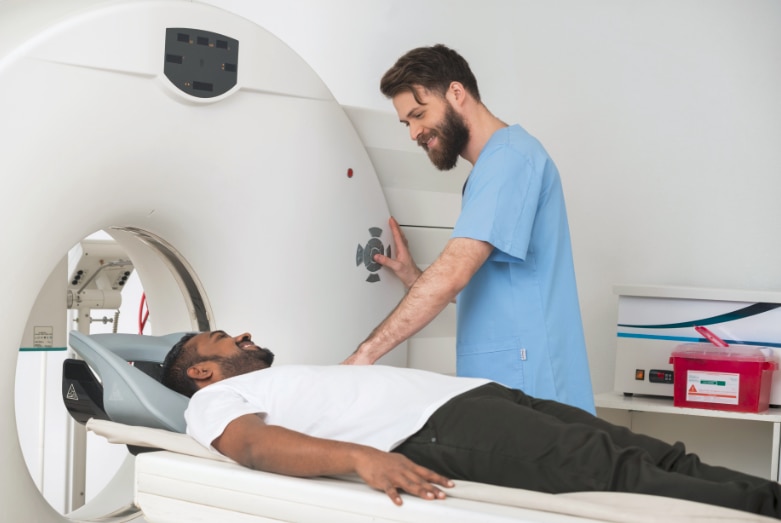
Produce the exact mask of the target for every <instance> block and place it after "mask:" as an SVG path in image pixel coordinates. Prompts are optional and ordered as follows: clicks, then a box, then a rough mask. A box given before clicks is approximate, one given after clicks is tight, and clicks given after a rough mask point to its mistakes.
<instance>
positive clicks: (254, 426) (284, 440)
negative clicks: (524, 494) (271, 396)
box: [212, 414, 453, 505]
mask: <svg viewBox="0 0 781 523" xmlns="http://www.w3.org/2000/svg"><path fill="white" fill-rule="evenodd" d="M212 444H213V445H214V448H216V449H217V450H218V451H220V452H221V453H222V454H224V455H226V456H228V457H229V458H231V459H233V460H235V461H237V462H238V463H240V464H242V465H244V466H246V467H250V468H253V469H258V470H264V471H266V472H276V473H279V474H286V475H288V476H300V477H309V476H326V475H335V474H350V473H356V474H358V476H360V477H361V479H363V481H365V482H366V483H367V484H368V485H369V486H371V487H373V488H375V489H377V490H381V491H383V492H385V493H386V494H387V495H388V496H389V497H390V498H391V500H393V502H394V503H395V504H397V505H401V503H402V502H401V496H400V495H399V491H404V492H407V493H409V494H412V495H415V496H418V497H421V498H423V499H444V497H445V493H444V492H442V491H441V490H440V489H439V488H437V487H436V486H435V485H440V486H443V487H451V486H452V485H453V484H452V482H451V481H450V480H449V479H447V478H445V477H444V476H441V475H439V474H437V473H435V472H433V471H431V470H429V469H427V468H425V467H421V466H420V465H416V464H415V463H413V462H412V461H410V460H409V459H407V458H406V457H404V456H402V455H401V454H396V453H392V452H382V451H380V450H377V449H374V448H372V447H367V446H363V445H356V444H353V443H344V442H340V441H334V440H327V439H321V438H313V437H311V436H307V435H305V434H302V433H300V432H295V431H291V430H288V429H285V428H282V427H277V426H274V425H267V424H266V423H265V422H264V421H263V419H261V418H260V416H257V415H255V414H248V415H245V416H242V417H240V418H237V419H235V420H233V421H232V422H231V423H229V424H228V426H227V427H226V428H225V431H224V432H223V433H222V435H221V436H220V437H218V438H217V439H215V440H214V442H213V443H212Z"/></svg>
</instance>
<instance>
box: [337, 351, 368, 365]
mask: <svg viewBox="0 0 781 523" xmlns="http://www.w3.org/2000/svg"><path fill="white" fill-rule="evenodd" d="M372 364H374V361H372V360H371V359H370V358H368V357H367V356H365V355H363V354H360V353H359V352H358V351H355V352H353V353H352V354H351V355H350V357H349V358H347V359H346V360H344V361H343V362H342V365H372Z"/></svg>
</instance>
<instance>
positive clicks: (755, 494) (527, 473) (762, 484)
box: [394, 383, 781, 518]
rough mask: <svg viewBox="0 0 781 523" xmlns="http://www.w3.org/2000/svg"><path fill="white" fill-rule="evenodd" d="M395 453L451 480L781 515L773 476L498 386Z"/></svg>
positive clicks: (454, 405) (481, 391)
mask: <svg viewBox="0 0 781 523" xmlns="http://www.w3.org/2000/svg"><path fill="white" fill-rule="evenodd" d="M394 452H399V453H401V454H404V455H405V456H407V457H408V458H410V459H411V460H412V461H414V462H415V463H418V464H420V465H423V466H425V467H428V468H430V469H432V470H434V471H436V472H439V473H440V474H443V475H444V476H447V477H450V478H452V479H463V480H469V481H477V482H481V483H488V484H493V485H502V486H507V487H517V488H524V489H527V490H534V491H538V492H549V493H563V492H577V491H613V492H635V493H642V494H653V495H659V496H667V497H671V498H680V499H686V500H691V501H699V502H703V503H709V504H712V505H719V506H723V507H729V508H734V509H739V510H744V511H748V512H752V513H756V514H763V515H769V516H773V517H776V518H780V517H781V506H780V504H779V501H780V499H781V488H780V486H779V484H778V483H776V482H774V481H769V480H766V479H762V478H758V477H755V476H750V475H747V474H743V473H740V472H737V471H734V470H730V469H727V468H724V467H715V466H710V465H706V464H704V463H702V462H700V459H699V458H698V457H697V455H695V454H687V453H686V449H685V447H684V445H683V444H682V443H676V444H675V445H670V444H668V443H665V442H663V441H660V440H658V439H655V438H651V437H649V436H644V435H641V434H636V433H634V432H632V431H630V430H629V429H627V428H625V427H620V426H617V425H613V424H611V423H608V422H606V421H604V420H601V419H599V418H597V417H596V416H593V415H591V414H590V413H588V412H585V411H583V410H580V409H578V408H575V407H571V406H569V405H564V404H562V403H558V402H555V401H548V400H540V399H536V398H532V397H530V396H527V395H526V394H524V393H523V392H521V391H519V390H513V389H508V388H505V387H503V386H501V385H498V384H496V383H490V384H488V385H483V386H481V387H478V388H476V389H474V390H471V391H468V392H466V393H464V394H461V395H459V396H456V397H455V398H453V399H452V400H450V401H449V402H447V403H446V404H445V405H443V406H442V407H440V408H439V409H438V410H437V411H436V412H435V413H434V414H433V415H432V416H431V417H430V418H429V420H428V422H427V423H426V425H425V426H424V427H423V428H422V429H421V430H420V431H418V432H417V433H415V434H414V435H412V436H411V437H409V438H408V439H407V440H406V441H405V442H404V443H402V444H401V445H400V446H399V447H397V448H396V449H395V450H394Z"/></svg>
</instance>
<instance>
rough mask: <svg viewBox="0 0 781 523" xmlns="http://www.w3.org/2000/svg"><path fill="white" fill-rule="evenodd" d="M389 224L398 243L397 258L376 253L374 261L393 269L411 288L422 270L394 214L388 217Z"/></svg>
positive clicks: (395, 241) (394, 239) (406, 285)
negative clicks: (413, 256) (410, 250)
mask: <svg viewBox="0 0 781 523" xmlns="http://www.w3.org/2000/svg"><path fill="white" fill-rule="evenodd" d="M388 225H390V228H391V233H392V234H393V241H394V243H395V244H396V258H388V257H387V256H385V255H384V254H375V255H374V261H376V262H377V263H379V264H380V265H382V266H383V267H387V268H389V269H390V270H392V271H393V273H394V274H395V275H396V277H397V278H398V279H400V280H401V281H402V283H403V284H404V286H405V287H406V288H407V289H409V288H410V287H412V284H413V283H415V280H417V279H418V276H420V274H421V272H422V271H421V270H420V269H418V266H417V264H415V260H413V259H412V255H411V254H410V253H409V246H408V244H407V238H406V237H405V236H404V233H403V232H402V231H401V227H399V223H398V222H397V221H396V219H395V218H394V217H393V216H391V217H390V219H388Z"/></svg>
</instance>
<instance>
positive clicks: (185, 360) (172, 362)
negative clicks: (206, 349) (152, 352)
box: [161, 332, 202, 398]
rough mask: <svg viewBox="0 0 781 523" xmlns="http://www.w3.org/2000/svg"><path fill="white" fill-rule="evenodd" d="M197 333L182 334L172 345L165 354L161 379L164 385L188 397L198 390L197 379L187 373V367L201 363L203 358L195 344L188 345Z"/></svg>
mask: <svg viewBox="0 0 781 523" xmlns="http://www.w3.org/2000/svg"><path fill="white" fill-rule="evenodd" d="M196 334H198V333H197V332H191V333H189V334H185V335H184V336H182V338H181V339H180V340H179V341H177V342H176V345H174V346H173V347H171V350H170V351H168V354H166V356H165V361H163V377H162V379H161V381H162V382H163V385H165V386H166V387H168V388H169V389H173V390H175V391H176V392H178V393H180V394H184V395H185V396H187V397H188V398H190V397H192V395H193V394H195V393H196V392H197V391H198V387H197V386H196V385H195V381H193V380H192V379H191V378H190V377H189V376H188V375H187V369H189V368H190V367H192V366H193V365H195V364H196V363H200V360H201V359H202V358H201V357H200V356H199V355H198V351H197V350H196V349H195V346H194V345H193V344H191V346H188V345H187V344H188V342H189V341H190V340H191V339H193V338H194V337H195V335H196Z"/></svg>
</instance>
